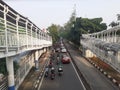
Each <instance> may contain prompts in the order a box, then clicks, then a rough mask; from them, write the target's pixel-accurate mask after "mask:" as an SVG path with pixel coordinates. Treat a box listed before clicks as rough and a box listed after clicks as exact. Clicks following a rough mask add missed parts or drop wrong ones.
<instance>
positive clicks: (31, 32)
mask: <svg viewBox="0 0 120 90" xmlns="http://www.w3.org/2000/svg"><path fill="white" fill-rule="evenodd" d="M32 28H33V24H32V23H31V29H30V30H31V46H32V48H33V35H32Z"/></svg>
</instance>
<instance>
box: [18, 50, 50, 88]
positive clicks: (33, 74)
mask: <svg viewBox="0 0 120 90" xmlns="http://www.w3.org/2000/svg"><path fill="white" fill-rule="evenodd" d="M48 57H49V52H47V53H44V54H43V55H42V56H41V58H40V59H39V66H40V67H39V68H40V69H39V71H35V68H34V67H33V68H32V69H31V70H30V72H29V73H28V75H27V76H26V78H25V79H24V81H23V82H22V84H21V85H20V87H19V89H18V90H35V88H37V87H38V86H37V83H36V82H37V81H38V79H40V78H39V77H40V75H41V73H42V71H43V68H44V66H45V64H46V63H47V61H48Z"/></svg>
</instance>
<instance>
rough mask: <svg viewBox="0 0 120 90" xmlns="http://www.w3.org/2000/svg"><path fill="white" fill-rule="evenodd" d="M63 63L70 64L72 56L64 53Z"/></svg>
mask: <svg viewBox="0 0 120 90" xmlns="http://www.w3.org/2000/svg"><path fill="white" fill-rule="evenodd" d="M61 62H62V63H63V64H69V63H70V57H69V56H67V55H62V61H61Z"/></svg>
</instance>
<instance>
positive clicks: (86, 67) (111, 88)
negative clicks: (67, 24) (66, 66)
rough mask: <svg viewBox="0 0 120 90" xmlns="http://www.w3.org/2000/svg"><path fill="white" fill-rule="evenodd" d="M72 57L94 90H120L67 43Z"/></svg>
mask: <svg viewBox="0 0 120 90" xmlns="http://www.w3.org/2000/svg"><path fill="white" fill-rule="evenodd" d="M66 47H67V48H68V50H69V52H70V54H71V56H72V57H73V59H74V61H75V62H76V64H77V66H78V68H79V70H80V71H81V73H82V74H83V75H84V77H85V78H86V80H87V82H88V83H89V85H90V87H91V89H92V90H120V89H119V88H118V87H117V86H115V85H114V84H113V83H112V82H111V81H110V80H108V79H107V78H106V77H105V76H104V75H103V74H102V73H101V72H100V71H98V70H97V69H96V68H94V67H93V66H92V65H91V64H90V63H89V62H88V61H87V60H85V58H83V57H82V56H81V55H80V52H79V51H78V50H76V49H75V48H73V47H71V45H70V44H68V43H66Z"/></svg>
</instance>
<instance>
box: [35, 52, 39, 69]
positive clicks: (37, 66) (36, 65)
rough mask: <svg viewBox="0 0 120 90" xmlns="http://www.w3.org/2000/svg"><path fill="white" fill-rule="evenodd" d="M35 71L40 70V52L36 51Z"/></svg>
mask: <svg viewBox="0 0 120 90" xmlns="http://www.w3.org/2000/svg"><path fill="white" fill-rule="evenodd" d="M35 70H39V61H38V51H37V50H36V51H35Z"/></svg>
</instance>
